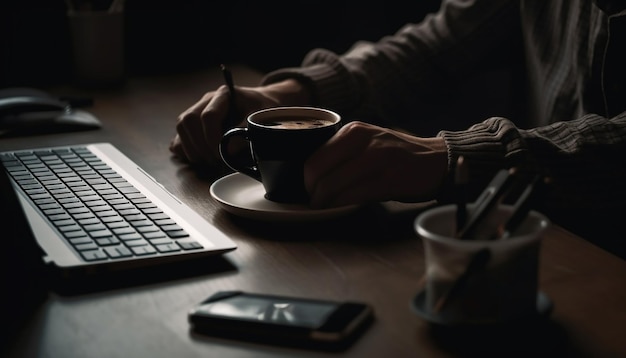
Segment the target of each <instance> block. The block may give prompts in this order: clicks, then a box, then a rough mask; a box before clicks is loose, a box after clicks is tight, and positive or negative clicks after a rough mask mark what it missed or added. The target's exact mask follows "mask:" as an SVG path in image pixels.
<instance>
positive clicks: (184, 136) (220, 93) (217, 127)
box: [170, 86, 278, 165]
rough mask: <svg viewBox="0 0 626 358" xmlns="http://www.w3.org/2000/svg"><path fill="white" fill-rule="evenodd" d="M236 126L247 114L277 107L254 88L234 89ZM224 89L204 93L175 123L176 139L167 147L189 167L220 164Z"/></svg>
mask: <svg viewBox="0 0 626 358" xmlns="http://www.w3.org/2000/svg"><path fill="white" fill-rule="evenodd" d="M236 95H237V105H238V108H237V113H236V115H237V116H239V118H241V120H240V121H239V123H238V125H241V126H244V125H245V124H244V119H245V117H246V115H247V114H249V113H251V112H253V111H256V110H258V109H262V108H267V107H271V106H275V105H278V102H277V101H276V100H274V99H272V98H268V97H267V96H265V95H264V94H263V92H262V91H260V90H259V89H256V88H245V87H236ZM229 96H230V93H229V92H228V88H227V87H226V86H221V87H219V88H218V89H217V90H216V91H213V92H208V93H206V94H205V95H204V96H203V97H202V99H200V101H198V102H197V103H196V104H194V105H193V106H191V107H190V108H189V109H187V110H186V111H185V112H183V113H182V114H181V115H180V116H178V122H177V123H176V132H177V134H176V136H175V137H174V139H173V140H172V142H171V143H170V151H171V152H172V153H174V154H175V155H176V156H178V157H179V158H181V159H182V160H185V161H187V162H189V163H192V164H208V165H214V164H217V163H220V162H221V158H220V155H219V149H218V148H219V142H220V139H221V138H222V134H223V133H224V131H225V129H226V128H223V123H224V121H225V119H226V116H227V115H228V110H229Z"/></svg>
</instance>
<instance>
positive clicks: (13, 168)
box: [0, 143, 236, 279]
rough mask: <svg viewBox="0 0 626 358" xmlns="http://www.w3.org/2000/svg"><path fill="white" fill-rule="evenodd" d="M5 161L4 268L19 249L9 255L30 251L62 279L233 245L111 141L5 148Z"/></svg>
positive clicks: (1, 156) (0, 170)
mask: <svg viewBox="0 0 626 358" xmlns="http://www.w3.org/2000/svg"><path fill="white" fill-rule="evenodd" d="M0 162H1V163H2V166H1V167H0V194H1V195H2V196H1V203H0V206H2V207H1V208H0V209H1V210H0V213H1V214H2V215H3V218H2V221H0V222H2V223H3V225H4V226H6V225H9V226H10V229H6V228H5V229H3V234H2V235H1V236H2V237H3V239H4V240H3V241H4V242H5V247H4V249H3V250H2V251H3V259H4V263H3V266H8V265H9V264H7V261H6V260H7V257H11V250H16V251H21V252H22V253H16V254H15V256H13V259H12V260H11V261H23V258H22V257H20V256H23V255H27V259H28V260H29V261H35V262H34V264H35V266H37V265H40V266H41V267H43V269H44V270H47V272H53V273H54V276H55V277H60V278H61V279H65V278H77V277H89V276H92V275H97V274H102V273H109V272H123V271H125V270H132V269H135V268H149V267H151V266H159V265H163V264H166V263H175V262H181V261H186V260H195V259H202V258H204V257H208V256H213V255H220V254H223V253H226V252H228V251H231V250H234V249H236V244H235V243H234V242H233V241H232V240H231V239H230V238H228V237H227V236H226V235H225V234H224V233H223V232H221V231H220V230H218V229H217V228H216V227H215V226H213V225H212V224H211V223H210V222H208V221H207V220H205V219H204V218H203V217H202V216H200V215H199V214H198V213H196V212H195V211H194V210H192V209H191V208H190V207H188V206H187V205H185V204H184V203H183V202H181V201H180V200H179V199H177V198H176V197H175V196H174V195H172V194H171V193H170V192H168V191H167V190H166V189H165V188H164V187H163V186H162V185H161V184H159V183H158V182H157V181H156V180H155V179H154V178H153V177H151V176H150V175H149V174H148V173H146V172H145V171H144V170H143V169H141V168H140V167H139V165H137V164H135V163H134V162H133V161H132V160H131V159H129V158H128V157H127V156H126V155H124V154H123V153H122V152H121V151H119V150H118V149H117V148H116V147H114V146H113V145H111V144H110V143H90V144H84V145H71V146H58V147H47V148H34V149H29V150H16V151H5V152H0ZM33 239H34V240H33ZM7 242H8V243H11V244H10V245H7V244H6V243H7ZM18 246H19V247H18ZM24 251H28V253H24ZM31 267H32V265H31ZM5 269H6V268H5Z"/></svg>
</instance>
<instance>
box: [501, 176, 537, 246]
mask: <svg viewBox="0 0 626 358" xmlns="http://www.w3.org/2000/svg"><path fill="white" fill-rule="evenodd" d="M544 182H545V180H543V179H542V178H541V177H540V176H538V175H537V176H535V177H534V178H533V179H532V181H531V182H530V184H528V185H527V186H526V188H524V191H523V192H522V194H520V196H519V198H518V199H517V201H516V202H515V204H514V205H513V213H512V214H511V216H510V217H509V219H508V220H507V222H506V223H504V224H503V225H502V226H501V227H500V229H499V230H498V233H501V235H499V238H500V239H508V238H509V237H510V236H511V235H512V234H513V233H514V232H515V230H517V228H518V227H519V226H520V225H521V223H522V222H523V221H524V219H525V218H526V216H527V215H528V212H529V211H530V209H531V206H532V205H533V203H534V201H535V200H534V199H535V198H537V197H539V196H540V193H541V192H542V191H543V187H544V184H545V183H544Z"/></svg>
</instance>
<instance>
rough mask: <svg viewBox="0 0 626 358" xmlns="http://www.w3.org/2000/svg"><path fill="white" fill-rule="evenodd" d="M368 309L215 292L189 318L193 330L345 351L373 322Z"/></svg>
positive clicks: (349, 304) (348, 304)
mask: <svg viewBox="0 0 626 358" xmlns="http://www.w3.org/2000/svg"><path fill="white" fill-rule="evenodd" d="M373 317H374V314H373V309H372V307H371V306H370V305H368V304H366V303H362V302H336V301H329V300H317V299H306V298H296V297H287V296H278V295H266V294H255V293H248V292H242V291H219V292H217V293H215V294H213V295H212V296H210V297H209V298H207V299H206V300H204V301H203V302H201V303H200V304H198V305H197V306H196V307H194V308H193V309H192V310H191V311H190V312H189V316H188V318H189V322H190V324H191V325H192V328H193V330H195V331H196V332H200V333H205V334H210V335H215V336H222V337H227V338H236V339H245V340H251V341H256V342H262V343H270V344H282V345H297V346H302V347H308V348H320V349H342V348H346V347H348V346H349V345H350V344H351V343H352V342H353V341H354V340H355V339H356V338H357V337H358V336H359V335H360V334H361V333H362V332H363V331H364V330H365V328H366V327H367V326H368V325H369V323H371V322H372V320H373Z"/></svg>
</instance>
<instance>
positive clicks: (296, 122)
mask: <svg viewBox="0 0 626 358" xmlns="http://www.w3.org/2000/svg"><path fill="white" fill-rule="evenodd" d="M258 124H260V125H262V126H267V127H272V128H277V129H313V128H320V127H326V126H330V125H333V124H335V121H332V120H328V119H323V118H314V117H293V116H289V117H273V118H267V119H264V120H259V121H258Z"/></svg>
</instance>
